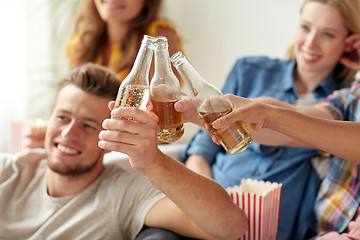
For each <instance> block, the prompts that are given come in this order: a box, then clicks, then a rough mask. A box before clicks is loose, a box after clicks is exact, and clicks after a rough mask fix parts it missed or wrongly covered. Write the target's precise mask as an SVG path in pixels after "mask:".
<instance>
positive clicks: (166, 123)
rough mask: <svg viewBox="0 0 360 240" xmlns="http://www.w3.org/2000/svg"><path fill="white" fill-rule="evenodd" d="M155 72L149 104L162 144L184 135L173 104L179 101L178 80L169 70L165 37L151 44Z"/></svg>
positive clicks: (179, 116)
mask: <svg viewBox="0 0 360 240" xmlns="http://www.w3.org/2000/svg"><path fill="white" fill-rule="evenodd" d="M153 44H154V46H155V49H154V56H155V72H154V76H153V78H152V79H151V82H150V95H151V102H152V104H153V106H154V113H155V114H156V115H157V116H158V117H159V123H158V124H159V129H158V130H157V138H158V139H159V140H160V141H162V142H174V141H176V140H178V139H179V138H181V136H182V135H183V134H184V125H183V116H182V113H180V112H177V111H175V109H174V104H175V103H176V102H177V101H179V100H180V99H181V89H180V83H179V80H178V79H177V78H176V76H175V74H174V73H173V71H172V69H171V63H170V57H169V50H168V42H167V39H166V37H162V36H160V37H157V38H156V40H155V41H154V42H153Z"/></svg>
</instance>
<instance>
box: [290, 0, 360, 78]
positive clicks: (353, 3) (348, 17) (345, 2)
mask: <svg viewBox="0 0 360 240" xmlns="http://www.w3.org/2000/svg"><path fill="white" fill-rule="evenodd" d="M309 2H318V3H323V4H326V5H329V6H330V7H332V8H333V9H335V10H336V11H337V12H338V13H339V15H340V16H341V18H342V20H343V24H344V25H345V27H346V28H347V30H348V31H349V35H351V34H360V1H358V0H305V1H304V3H303V4H302V6H301V9H300V13H301V12H302V11H303V9H304V6H305V5H306V4H307V3H309ZM343 56H344V57H347V58H349V59H351V60H353V61H357V60H358V59H359V56H358V55H357V53H356V52H351V53H344V55H343ZM287 57H288V58H289V59H291V60H292V59H295V58H296V54H295V46H294V43H293V44H291V45H290V47H289V48H288V50H287ZM356 72H357V71H355V70H352V69H350V68H347V67H345V66H344V65H342V64H340V63H339V64H338V65H337V66H336V68H335V73H336V74H337V77H338V79H339V80H340V81H342V82H346V81H350V80H353V78H354V76H355V74H356Z"/></svg>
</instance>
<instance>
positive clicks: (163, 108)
mask: <svg viewBox="0 0 360 240" xmlns="http://www.w3.org/2000/svg"><path fill="white" fill-rule="evenodd" d="M151 102H152V104H153V105H154V109H153V111H154V113H155V114H156V115H157V116H158V117H159V123H158V125H159V129H158V131H157V138H158V139H159V140H160V141H162V142H174V141H176V140H178V139H179V138H181V137H182V136H183V134H184V124H183V116H182V113H180V112H177V111H175V109H174V104H175V103H176V102H177V101H171V100H166V99H165V98H159V99H153V98H152V99H151Z"/></svg>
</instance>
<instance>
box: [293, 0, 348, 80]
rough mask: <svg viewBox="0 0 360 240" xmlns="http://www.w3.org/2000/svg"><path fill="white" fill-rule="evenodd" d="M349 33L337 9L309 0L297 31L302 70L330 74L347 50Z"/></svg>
mask: <svg viewBox="0 0 360 240" xmlns="http://www.w3.org/2000/svg"><path fill="white" fill-rule="evenodd" d="M347 35H348V30H347V29H346V28H345V26H344V24H343V21H342V18H341V16H340V15H339V13H338V12H337V11H336V10H335V9H333V8H332V7H330V6H328V5H325V4H323V3H319V2H309V3H307V4H306V5H305V6H304V8H303V10H302V12H301V19H300V24H299V26H298V28H297V30H296V34H295V54H296V60H297V68H298V71H300V72H301V71H310V72H312V73H316V72H318V73H327V74H330V73H331V72H332V71H333V70H334V68H335V66H336V65H337V64H338V61H339V59H340V57H341V56H342V55H343V53H344V50H345V38H346V37H347Z"/></svg>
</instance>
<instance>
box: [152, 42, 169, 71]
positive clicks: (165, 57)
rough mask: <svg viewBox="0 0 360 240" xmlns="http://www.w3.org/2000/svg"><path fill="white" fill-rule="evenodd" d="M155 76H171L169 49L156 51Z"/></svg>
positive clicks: (164, 48) (163, 48)
mask: <svg viewBox="0 0 360 240" xmlns="http://www.w3.org/2000/svg"><path fill="white" fill-rule="evenodd" d="M154 55H155V74H161V75H164V74H169V73H170V72H171V71H172V70H171V65H170V57H169V50H168V48H167V47H162V48H157V49H156V50H155V53H154Z"/></svg>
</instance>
